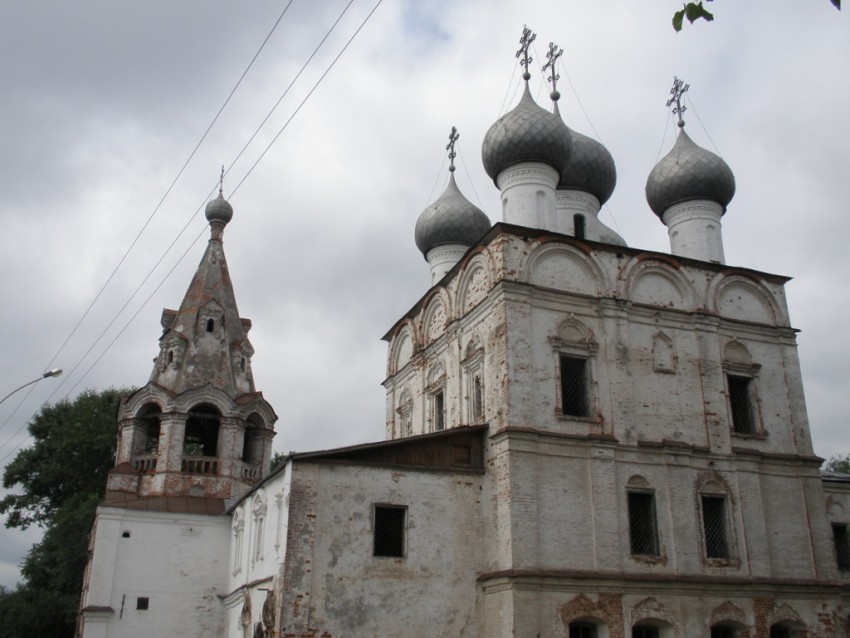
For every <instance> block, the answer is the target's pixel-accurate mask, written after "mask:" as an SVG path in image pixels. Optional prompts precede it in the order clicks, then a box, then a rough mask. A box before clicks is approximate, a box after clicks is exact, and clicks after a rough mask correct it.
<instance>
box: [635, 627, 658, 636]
mask: <svg viewBox="0 0 850 638" xmlns="http://www.w3.org/2000/svg"><path fill="white" fill-rule="evenodd" d="M659 636H660V634H659V633H658V627H653V626H652V625H635V626H634V627H632V638H659Z"/></svg>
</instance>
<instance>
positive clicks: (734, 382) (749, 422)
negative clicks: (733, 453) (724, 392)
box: [726, 374, 756, 434]
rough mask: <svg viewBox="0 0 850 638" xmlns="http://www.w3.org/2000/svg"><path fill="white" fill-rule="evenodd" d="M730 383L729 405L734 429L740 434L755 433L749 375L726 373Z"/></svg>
mask: <svg viewBox="0 0 850 638" xmlns="http://www.w3.org/2000/svg"><path fill="white" fill-rule="evenodd" d="M726 380H727V382H728V383H729V407H730V409H731V410H732V429H733V430H734V431H735V432H737V433H738V434H755V431H756V423H755V419H754V418H753V403H752V398H751V396H750V384H751V382H752V379H750V378H749V377H736V376H735V375H733V374H729V375H726Z"/></svg>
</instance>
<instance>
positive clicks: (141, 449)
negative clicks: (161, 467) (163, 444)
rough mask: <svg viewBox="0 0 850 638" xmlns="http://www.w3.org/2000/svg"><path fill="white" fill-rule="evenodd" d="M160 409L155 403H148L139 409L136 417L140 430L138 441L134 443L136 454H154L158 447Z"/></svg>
mask: <svg viewBox="0 0 850 638" xmlns="http://www.w3.org/2000/svg"><path fill="white" fill-rule="evenodd" d="M161 416H162V410H161V409H160V407H159V406H158V405H157V404H155V403H148V404H145V405H144V406H142V409H141V410H139V413H138V419H139V421H141V424H142V432H141V436H140V437H139V440H138V443H136V444H135V445H134V447H135V449H136V453H137V454H156V453H157V450H158V448H159V419H160V417H161Z"/></svg>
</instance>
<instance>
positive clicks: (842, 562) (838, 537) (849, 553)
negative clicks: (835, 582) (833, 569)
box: [832, 523, 850, 571]
mask: <svg viewBox="0 0 850 638" xmlns="http://www.w3.org/2000/svg"><path fill="white" fill-rule="evenodd" d="M832 541H833V543H834V544H835V560H836V563H837V564H838V569H840V570H841V571H847V570H850V538H848V535H847V524H846V523H833V524H832Z"/></svg>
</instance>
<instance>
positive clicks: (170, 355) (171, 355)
mask: <svg viewBox="0 0 850 638" xmlns="http://www.w3.org/2000/svg"><path fill="white" fill-rule="evenodd" d="M172 363H174V350H169V351H168V365H171V364H172Z"/></svg>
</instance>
